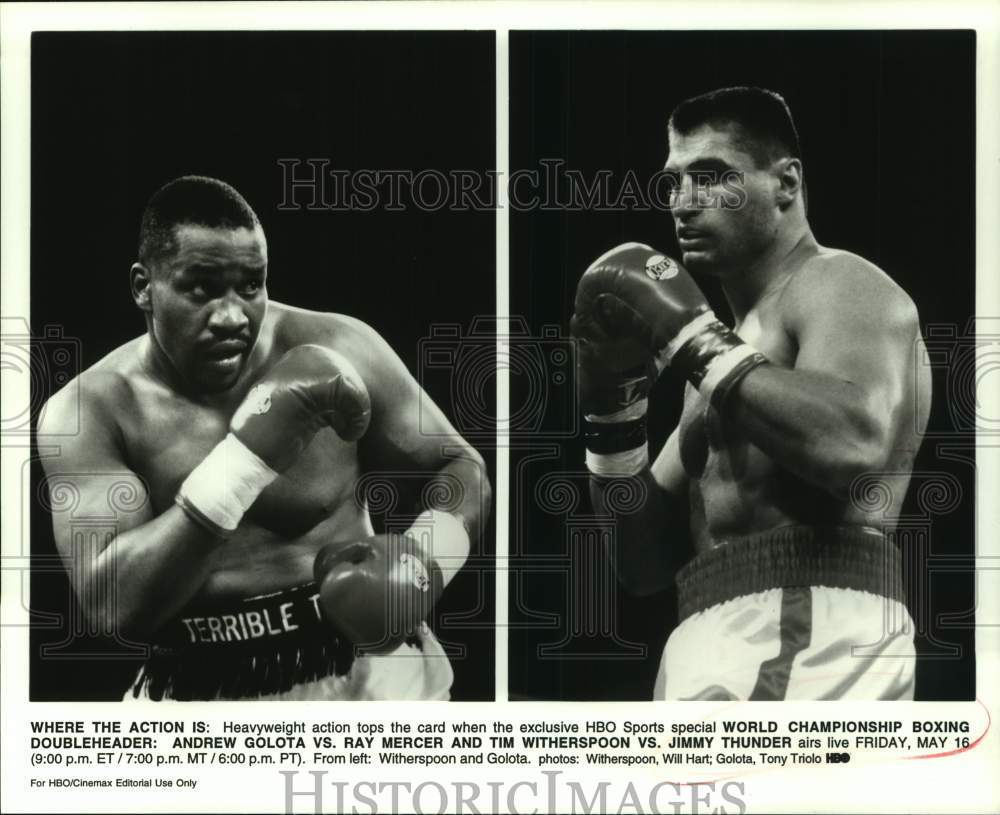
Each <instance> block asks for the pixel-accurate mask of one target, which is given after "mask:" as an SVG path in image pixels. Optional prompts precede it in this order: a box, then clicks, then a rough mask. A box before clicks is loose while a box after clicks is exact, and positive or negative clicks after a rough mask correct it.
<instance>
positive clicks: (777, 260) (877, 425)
mask: <svg viewBox="0 0 1000 815" xmlns="http://www.w3.org/2000/svg"><path fill="white" fill-rule="evenodd" d="M668 141H669V152H668V159H667V163H666V165H665V170H666V171H667V172H668V174H669V175H670V176H671V177H673V178H674V179H675V180H676V184H677V185H676V187H675V188H674V191H673V194H672V200H671V210H672V215H673V219H674V226H675V229H676V233H677V238H678V242H679V246H680V250H681V255H682V257H681V262H680V263H679V262H677V261H676V260H673V259H671V258H668V257H665V256H664V255H663V254H661V253H659V252H657V251H656V250H654V249H652V248H650V247H649V246H645V245H642V244H635V243H633V244H624V245H622V246H619V247H616V248H614V249H612V250H610V251H609V252H607V253H606V254H604V255H603V256H602V257H600V258H599V259H598V260H596V261H595V262H594V263H593V264H592V265H591V266H590V267H589V268H588V269H587V271H586V273H585V274H584V275H583V277H582V279H581V281H580V284H579V286H578V289H577V295H576V309H575V311H576V313H575V316H574V322H573V330H574V333H575V335H576V336H577V337H578V338H579V349H580V370H579V375H580V388H581V397H582V399H583V407H584V412H585V413H586V414H587V416H586V419H587V422H586V427H587V442H588V444H587V446H588V453H587V463H588V467H589V469H590V470H591V473H592V476H591V491H592V494H593V499H594V502H595V506H596V507H597V508H598V509H599V510H601V511H611V510H612V509H613V502H607V501H605V490H606V489H607V488H608V485H609V484H614V483H615V482H616V481H618V480H619V479H620V478H622V477H629V478H637V479H639V480H641V482H642V483H641V487H640V488H642V489H644V491H645V493H646V498H645V500H644V501H642V502H641V506H640V509H639V511H638V512H635V513H620V514H618V515H617V516H616V532H617V534H616V541H615V551H614V554H613V557H614V559H615V563H616V567H617V572H618V575H619V578H620V580H621V581H622V582H623V583H624V584H625V585H626V586H627V587H629V588H631V589H632V590H633V591H634V592H636V593H640V594H641V593H650V592H653V591H656V590H659V589H661V588H664V587H665V586H666V585H667V584H668V582H669V581H670V580H671V579H673V578H674V577H675V575H676V581H677V590H678V602H679V606H680V608H679V613H680V624H679V625H678V627H677V628H676V629H675V630H674V631H673V632H672V634H671V636H670V638H669V640H668V642H667V645H666V648H665V649H664V653H663V656H662V660H661V664H660V673H659V676H658V678H657V683H656V689H655V692H654V694H655V697H656V698H660V699H706V700H709V699H720V700H721V699H734V700H735V699H744V700H745V699H841V698H866V699H906V698H912V695H913V673H914V648H913V640H912V636H913V634H912V623H911V624H910V625H909V626H907V625H906V623H909V617H908V615H907V612H906V609H905V606H903V601H904V597H903V591H902V578H901V571H900V558H899V553H898V552H897V551H896V549H895V547H894V545H893V544H892V543H890V542H887V541H886V539H885V537H884V535H885V533H886V532H888V531H890V530H891V527H892V525H893V523H894V521H895V519H896V518H897V517H898V514H899V512H900V507H901V504H902V501H903V497H904V495H905V492H906V488H907V485H908V482H909V477H910V472H911V470H912V467H913V460H914V457H915V455H916V453H917V450H918V448H919V446H920V436H921V433H922V431H923V430H924V428H925V427H926V423H927V418H928V417H927V415H926V413H925V412H924V411H919V412H918V410H917V405H927V404H929V398H928V396H929V393H930V387H931V386H930V378H929V372H928V371H927V369H926V367H924V366H915V365H914V362H913V361H914V359H915V356H914V352H915V349H917V348H919V345H920V343H921V342H922V340H921V335H920V328H919V322H918V315H917V311H916V308H915V306H914V304H913V302H912V301H911V299H910V298H909V297H908V296H907V295H906V293H905V292H904V291H903V290H902V289H901V288H900V287H899V286H898V285H897V284H896V283H894V282H893V281H892V280H891V279H890V278H889V277H888V276H887V275H886V274H885V273H884V272H882V271H881V270H880V269H878V268H877V267H876V266H874V265H873V264H871V263H869V262H868V261H866V260H864V259H863V258H861V257H858V256H857V255H853V254H851V253H850V252H845V251H841V250H837V249H830V248H826V247H823V246H821V245H820V244H819V243H818V242H817V241H816V239H815V237H814V236H813V234H812V231H811V229H810V226H809V223H808V220H807V217H806V204H805V196H804V186H803V184H804V181H803V165H802V160H801V154H800V151H799V144H798V135H797V133H796V130H795V127H794V124H793V122H792V118H791V114H790V112H789V111H788V108H787V106H786V105H785V103H784V100H783V99H781V97H780V96H778V95H777V94H774V93H773V92H770V91H765V90H762V89H753V88H727V89H721V90H719V91H714V92H712V93H709V94H705V95H703V96H700V97H695V98H693V99H689V100H687V101H686V102H683V103H681V104H680V105H679V106H678V107H677V108H676V109H675V110H674V112H673V113H672V115H671V118H670V123H669V128H668ZM689 271H690V274H689ZM700 276H712V277H714V278H716V279H718V280H719V281H720V282H721V284H722V289H723V291H724V293H725V296H726V299H727V301H728V304H729V306H730V308H731V310H732V313H733V315H734V319H735V325H734V326H733V327H732V329H730V328H728V327H726V326H725V325H723V324H722V323H721V322H720V321H719V320H718V319H716V317H715V315H714V314H713V312H712V311H711V308H710V307H709V304H708V303H707V301H706V300H705V297H704V295H703V294H702V292H701V291H700V289H699V288H698V285H697V283H696V280H697V278H698V277H700ZM668 365H669V366H670V367H671V368H673V369H674V370H675V371H676V372H677V373H678V374H680V375H681V376H682V377H684V378H685V379H686V380H687V382H688V384H687V385H686V391H685V395H684V407H683V411H682V415H681V419H680V422H679V425H678V427H677V428H676V429H675V430H674V432H673V433H672V434H671V435H670V436H669V438H668V440H667V442H666V444H665V446H664V447H663V449H662V450H661V451H660V453H659V455H658V456H657V457H656V458H655V460H654V461H653V462H652V464H651V465H650V464H649V457H648V453H647V447H646V433H645V416H646V410H647V394H648V392H649V388H650V387H651V384H652V382H653V381H654V379H655V377H656V375H657V373H658V372H659V371H662V370H663V369H664V368H665V367H666V366H668ZM655 408H656V405H655V404H654V405H653V409H655ZM866 474H867V476H868V477H871V478H877V479H879V480H881V481H882V482H883V484H884V486H885V487H887V488H888V491H889V492H890V493H891V496H892V498H891V506H890V507H889V508H888V509H887V510H886V509H884V508H880V510H879V512H878V513H875V512H868V511H866V509H865V504H864V502H859V501H857V500H852V489H855V490H856V489H857V487H858V485H859V484H861V483H863V482H862V481H859V479H864V478H865V477H866ZM633 486H637V485H635V484H634V482H633ZM688 537H689V538H690V541H691V544H693V550H694V557H693V559H692V560H690V562H688V563H687V564H685V565H684V566H683V568H681V569H680V570H679V571H678V569H677V566H678V565H679V564H678V563H677V559H678V552H683V551H684V550H685V549H686V548H687V543H686V539H687V538H688Z"/></svg>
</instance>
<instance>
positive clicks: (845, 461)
mask: <svg viewBox="0 0 1000 815" xmlns="http://www.w3.org/2000/svg"><path fill="white" fill-rule="evenodd" d="M782 296H783V298H784V299H783V306H787V308H783V313H784V315H785V330H786V332H787V333H788V334H789V336H790V337H791V338H792V340H793V341H794V342H795V343H796V344H797V346H798V354H797V356H796V359H795V363H794V367H793V368H791V369H788V368H783V367H780V366H778V365H763V366H760V367H759V368H756V369H754V370H753V371H751V372H750V373H749V374H748V375H747V376H746V377H745V378H744V379H743V381H742V382H741V383H740V384H739V386H738V387H737V389H736V391H735V393H733V394H732V398H731V399H730V401H729V403H728V406H727V415H726V416H725V417H724V420H725V421H731V422H734V423H735V425H736V426H737V427H738V428H739V429H740V430H741V431H742V432H743V433H744V434H745V435H746V437H747V438H748V439H749V440H750V441H751V442H752V443H753V444H755V445H756V446H758V447H759V448H760V449H761V450H763V451H764V452H765V453H766V454H768V455H769V456H770V457H772V458H773V459H774V460H775V461H776V462H777V463H779V464H780V465H781V466H782V467H784V468H786V469H787V470H789V471H790V472H792V473H794V474H795V475H797V476H799V477H801V478H802V479H804V480H805V481H807V482H809V483H811V484H815V485H816V486H819V487H823V488H825V489H827V490H828V491H829V492H831V493H832V494H833V495H835V496H837V497H841V498H843V497H846V495H847V493H848V490H849V488H850V485H851V482H852V481H853V480H854V479H855V478H856V477H857V476H858V475H860V474H862V473H865V472H870V471H877V470H881V469H884V468H886V467H887V466H888V465H889V463H890V457H891V453H892V448H893V445H894V440H895V437H896V435H897V433H898V430H899V425H900V422H901V421H905V415H906V411H905V403H904V400H906V399H912V398H913V395H912V393H911V392H910V391H911V390H912V377H913V371H912V362H911V360H912V349H913V343H914V342H915V341H916V340H917V338H918V337H919V325H918V320H917V314H916V309H915V308H914V306H913V304H912V302H911V301H910V300H909V298H908V297H907V296H906V295H905V294H904V293H903V292H902V291H901V290H900V289H898V288H897V287H895V285H894V284H892V283H891V282H890V281H888V280H887V279H885V278H884V277H883V276H882V275H881V273H879V272H878V271H876V270H875V269H874V268H871V267H867V266H865V265H864V264H863V262H862V261H860V260H858V259H856V258H852V257H850V256H847V257H838V258H836V259H831V260H827V261H826V262H825V263H823V264H822V265H819V266H817V267H815V268H807V269H804V270H803V271H802V272H801V273H800V274H799V276H798V278H797V279H795V280H793V281H792V282H791V283H789V286H788V289H787V290H786V292H785V293H784V294H783V295H782Z"/></svg>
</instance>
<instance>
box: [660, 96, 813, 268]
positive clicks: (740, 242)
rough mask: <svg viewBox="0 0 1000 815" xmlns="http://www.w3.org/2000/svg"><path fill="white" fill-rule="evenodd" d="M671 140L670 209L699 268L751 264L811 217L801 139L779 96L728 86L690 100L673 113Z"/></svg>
mask: <svg viewBox="0 0 1000 815" xmlns="http://www.w3.org/2000/svg"><path fill="white" fill-rule="evenodd" d="M668 137H669V154H668V158H667V163H666V165H665V166H664V170H666V172H667V174H668V176H669V177H670V178H671V179H673V180H674V181H675V182H676V184H677V186H676V187H675V188H674V192H673V195H672V197H671V211H672V214H673V217H674V227H675V229H676V231H677V238H678V241H679V244H680V248H681V252H682V253H683V258H684V264H685V265H686V266H688V267H689V268H690V269H692V270H693V271H703V272H709V273H711V274H717V275H723V276H724V275H728V274H731V273H734V272H738V271H739V270H740V269H745V268H747V266H749V265H750V264H752V263H753V262H754V261H755V260H756V259H757V258H758V257H760V256H761V255H762V254H763V253H764V252H765V251H766V250H767V248H768V247H769V246H770V245H771V244H772V243H773V241H774V240H775V239H776V237H777V236H778V234H779V230H781V229H782V228H786V226H787V225H790V224H791V223H792V222H793V221H794V220H799V221H801V219H804V216H805V199H804V193H805V191H804V186H803V179H802V161H801V151H800V149H799V137H798V133H797V132H796V130H795V124H794V122H793V121H792V116H791V113H790V112H789V110H788V106H787V105H786V104H785V100H784V99H782V98H781V97H780V96H779V95H778V94H776V93H774V92H773V91H767V90H763V89H761V88H723V89H721V90H717V91H712V92H711V93H707V94H704V95H702V96H696V97H694V98H692V99H688V100H687V101H685V102H682V103H681V104H680V105H678V106H677V107H676V108H675V109H674V111H673V113H671V115H670V122H669V126H668Z"/></svg>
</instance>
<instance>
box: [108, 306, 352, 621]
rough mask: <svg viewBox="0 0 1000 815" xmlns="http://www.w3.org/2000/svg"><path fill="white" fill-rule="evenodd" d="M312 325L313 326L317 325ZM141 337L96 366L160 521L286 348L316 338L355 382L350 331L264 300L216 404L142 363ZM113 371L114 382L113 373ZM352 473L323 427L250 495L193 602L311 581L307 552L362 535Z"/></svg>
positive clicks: (331, 319) (125, 448) (342, 447)
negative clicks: (242, 358) (256, 331)
mask: <svg viewBox="0 0 1000 815" xmlns="http://www.w3.org/2000/svg"><path fill="white" fill-rule="evenodd" d="M320 321H321V322H320ZM147 341H148V340H147V338H145V337H140V338H138V339H137V340H134V341H132V342H130V343H128V344H126V345H125V346H122V347H121V348H120V349H118V350H117V351H115V352H113V353H112V354H111V355H109V356H108V357H107V358H105V360H103V361H102V362H101V363H98V366H95V368H103V369H104V371H105V372H107V373H108V374H111V376H109V381H111V382H113V383H115V387H114V391H115V392H114V393H113V394H108V396H109V397H110V398H109V399H108V401H109V403H110V404H111V407H110V410H109V411H108V412H109V413H110V414H111V415H112V416H113V418H114V422H115V423H116V424H117V428H116V429H117V435H118V437H119V439H120V444H121V447H122V456H123V459H124V461H125V462H126V463H127V464H128V466H129V467H130V468H131V469H132V470H133V471H134V472H135V473H136V474H137V475H139V476H140V477H141V478H142V479H143V480H144V481H145V484H146V489H147V490H148V493H149V500H150V502H151V505H152V506H151V509H152V512H153V514H154V515H159V514H161V513H163V512H165V511H167V510H168V509H170V507H171V506H173V502H174V497H175V495H176V494H177V490H178V488H179V486H180V484H181V482H183V480H184V479H185V478H186V477H187V476H188V474H189V473H190V472H191V470H192V469H194V467H195V466H196V465H197V464H198V463H199V462H200V461H201V460H202V459H204V457H205V456H206V455H207V454H208V453H209V452H210V451H211V450H212V448H213V447H214V446H215V445H216V444H217V443H218V442H219V441H221V440H222V439H223V438H224V436H225V435H226V433H227V431H228V425H229V419H230V417H231V416H232V414H233V412H234V411H235V409H236V407H237V406H238V405H239V404H240V402H241V401H242V399H243V397H244V396H245V395H246V392H247V391H248V390H249V388H250V387H251V386H252V385H253V382H254V381H256V379H257V378H259V377H260V376H261V375H263V374H264V373H265V372H266V371H267V370H268V369H269V368H270V367H271V365H273V364H274V363H275V362H277V361H278V359H280V358H281V356H282V355H283V354H284V353H285V352H286V351H287V350H288V349H289V348H291V347H293V346H294V345H299V344H302V343H305V342H310V341H312V342H321V343H323V344H325V345H328V346H330V347H334V348H336V349H337V350H338V351H341V352H342V353H344V354H345V356H347V357H348V358H350V359H351V360H352V361H356V360H357V361H358V362H357V364H356V367H357V368H358V371H359V373H360V374H361V376H362V378H364V377H365V371H364V367H363V364H362V362H361V361H360V360H359V358H360V357H361V356H362V355H358V354H355V353H352V346H353V344H354V342H355V338H354V337H353V336H352V332H351V330H350V327H349V325H347V324H338V321H337V318H336V317H335V316H333V315H308V316H303V313H299V312H297V311H294V310H290V309H286V308H285V307H283V306H280V305H279V304H276V303H272V304H271V309H270V310H269V314H268V317H267V319H266V320H265V324H264V326H263V328H262V331H261V336H260V339H259V340H258V343H257V346H256V347H255V349H254V352H253V354H252V355H251V365H252V366H254V372H253V375H252V376H250V377H246V378H244V379H243V381H241V382H240V383H239V384H238V385H236V386H235V387H234V388H233V389H232V391H231V393H228V394H226V395H225V397H224V399H222V400H220V401H219V403H217V404H211V405H210V404H204V403H202V402H200V401H199V400H198V399H197V398H189V397H188V396H185V395H182V394H180V393H178V392H176V391H175V390H173V389H171V388H170V387H169V386H167V385H166V384H165V383H164V382H162V381H161V379H159V378H158V377H156V376H154V375H152V374H151V373H150V372H149V371H148V370H147V368H146V366H145V365H144V364H143V347H144V345H143V344H144V343H145V342H147ZM115 373H116V374H117V376H114V375H113V374H115ZM359 473H360V467H359V463H358V455H357V445H356V444H354V443H346V442H344V441H342V440H341V439H340V438H339V437H338V436H337V435H336V433H335V432H334V431H333V430H332V429H329V428H324V429H322V430H320V432H319V433H317V435H316V436H315V437H314V439H313V441H312V443H311V444H310V445H309V446H308V447H307V448H306V450H305V451H304V452H303V454H302V455H301V456H300V457H299V459H298V460H297V461H296V462H295V464H293V465H292V466H291V468H289V469H288V470H287V471H285V472H283V473H281V474H280V475H279V476H278V477H277V479H275V480H274V481H273V482H272V483H271V484H270V485H269V486H268V487H267V488H266V489H265V490H264V491H263V492H262V493H261V495H260V496H259V497H258V499H257V500H256V501H255V502H254V504H253V506H252V507H251V508H250V509H249V510H248V512H247V514H246V515H245V516H244V518H243V521H242V522H241V524H240V526H239V528H238V529H237V530H236V532H235V533H234V534H233V536H232V537H231V538H229V539H228V540H227V541H226V542H225V543H224V544H223V545H221V546H219V547H218V548H217V549H216V550H215V552H214V553H213V554H212V561H211V570H210V573H209V576H208V578H207V579H206V580H205V582H204V583H203V585H202V586H201V588H200V589H199V591H198V592H197V594H195V595H194V597H193V598H192V600H191V605H192V606H200V605H205V604H214V603H216V602H218V601H221V600H226V599H236V598H243V597H250V596H254V595H258V594H263V593H268V592H273V591H278V590H280V589H284V588H288V587H290V586H294V585H297V584H300V583H304V582H307V581H309V580H311V579H312V567H313V561H314V559H315V555H316V552H317V551H318V550H319V549H320V547H322V546H323V545H324V544H326V543H329V542H331V541H334V540H338V539H351V538H357V537H367V536H368V535H370V534H371V523H370V520H369V518H368V514H367V511H366V509H365V508H364V506H363V505H362V503H361V502H359V501H358V500H356V497H355V488H356V484H357V480H358V475H359Z"/></svg>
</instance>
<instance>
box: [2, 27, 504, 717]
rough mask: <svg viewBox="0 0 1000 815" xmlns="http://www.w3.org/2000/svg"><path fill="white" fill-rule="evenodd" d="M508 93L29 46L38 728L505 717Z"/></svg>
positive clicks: (284, 66)
mask: <svg viewBox="0 0 1000 815" xmlns="http://www.w3.org/2000/svg"><path fill="white" fill-rule="evenodd" d="M495 59H496V45H495V34H494V32H492V31H484V32H476V31H454V32H403V31H396V32H378V31H364V32H362V31H357V32H344V31H341V32H315V33H313V32H255V33H251V32H240V33H228V32H100V33H80V32H74V33H57V32H41V33H35V34H34V35H33V37H32V42H31V268H30V275H31V278H30V279H31V308H30V314H29V315H26V316H27V319H26V320H24V325H23V334H24V338H23V339H24V342H23V349H24V356H25V357H26V359H25V360H24V362H25V363H26V367H27V365H30V368H31V387H32V392H31V410H30V429H31V433H32V440H33V443H34V450H33V455H32V460H31V472H30V478H28V479H26V480H25V481H26V485H27V484H28V483H29V482H30V489H31V496H32V497H31V502H30V503H31V510H32V512H31V520H30V533H31V556H32V571H31V582H30V592H31V593H30V607H31V611H32V636H31V654H30V657H29V662H30V688H31V698H32V700H33V701H112V700H123V701H126V702H134V701H150V700H154V701H160V700H179V701H205V700H217V699H218V700H223V699H235V700H253V699H266V700H285V699H287V700H299V701H302V700H316V701H323V700H330V701H337V700H377V699H384V700H396V699H405V700H422V699H428V700H441V699H452V700H456V701H463V700H473V701H479V700H491V699H492V698H493V695H494V685H495V660H494V637H495V620H494V607H495V598H494V584H495V575H496V571H495V567H494V553H495V540H494V509H493V500H492V490H493V486H492V485H494V484H495V482H496V478H495V474H496V472H495V461H496V457H495V448H496V438H497V436H496V356H495V353H496V351H495V349H496V332H495V320H494V318H493V317H492V315H494V314H495V313H496V302H495V290H496V268H495V258H496V247H495V236H496V209H495V208H496V197H497V190H496V184H497V182H496V178H497V175H496V173H495V171H494V167H495V156H496V134H495V111H496V99H495V73H496V67H495ZM5 322H6V321H5ZM29 326H30V327H29ZM7 329H8V326H7V325H6V324H5V334H6V333H9V332H8V330H7ZM5 343H7V345H10V344H11V343H10V342H8V341H7V337H5ZM11 347H13V346H11Z"/></svg>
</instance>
